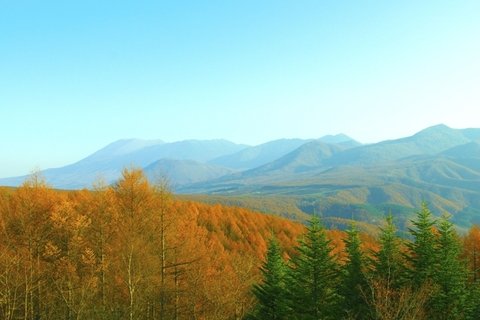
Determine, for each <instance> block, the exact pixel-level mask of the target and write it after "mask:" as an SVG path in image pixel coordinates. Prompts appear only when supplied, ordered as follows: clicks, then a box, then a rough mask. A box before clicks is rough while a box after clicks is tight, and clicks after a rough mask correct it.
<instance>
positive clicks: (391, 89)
mask: <svg viewBox="0 0 480 320" xmlns="http://www.w3.org/2000/svg"><path fill="white" fill-rule="evenodd" d="M479 17H480V1H477V0H474V1H461V0H460V1H441V0H435V1H418V0H415V1H361V0H352V1H319V0H315V1H290V0H288V1H281V0H275V1H266V0H265V1H264V0H262V1H258V0H252V1H249V0H238V1H228V0H218V1H207V0H205V1H181V0H175V1H168V2H167V1H159V0H157V1H99V0H94V1H90V0H82V1H65V0H61V1H48V0H45V1H38V0H37V1H22V0H0V121H1V127H0V128H1V129H0V133H1V137H2V139H1V141H0V152H1V157H0V177H4V176H12V175H19V174H25V173H28V172H29V171H31V170H32V169H34V168H36V167H39V168H41V169H46V168H49V167H56V166H62V165H65V164H68V163H71V162H74V161H76V160H79V159H80V158H83V157H85V156H87V155H88V154H90V153H92V152H94V151H95V150H97V149H99V148H101V147H103V146H104V145H106V144H108V143H110V142H112V141H114V140H118V139H121V138H143V139H162V140H165V141H176V140H183V139H191V138H195V139H212V138H224V139H228V140H232V141H234V142H238V143H247V144H258V143H262V142H265V141H268V140H272V139H277V138H282V137H286V138H291V137H299V138H316V137H320V136H323V135H325V134H334V133H340V132H343V133H345V134H348V135H350V136H352V137H353V138H355V139H357V140H359V141H362V142H375V141H379V140H383V139H389V138H396V137H401V136H406V135H410V134H413V133H415V132H416V131H418V130H420V129H422V128H425V127H427V126H430V125H434V124H437V123H445V124H447V125H449V126H452V127H458V128H461V127H480V87H479V85H480V40H479V39H480V38H479V37H480V18H479Z"/></svg>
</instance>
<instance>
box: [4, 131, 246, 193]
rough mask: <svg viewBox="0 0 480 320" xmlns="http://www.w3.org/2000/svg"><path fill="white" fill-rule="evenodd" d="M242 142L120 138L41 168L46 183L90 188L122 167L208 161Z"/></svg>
mask: <svg viewBox="0 0 480 320" xmlns="http://www.w3.org/2000/svg"><path fill="white" fill-rule="evenodd" d="M245 147H246V146H245V145H238V144H235V143H232V142H229V141H226V140H206V141H202V140H186V141H180V142H174V143H164V142H161V141H159V140H155V141H145V140H119V141H116V142H114V143H112V144H109V145H108V146H106V147H105V148H103V149H101V150H99V151H97V152H95V153H93V154H92V155H90V156H88V157H86V158H85V159H83V160H80V161H78V162H76V163H74V164H71V165H68V166H65V167H61V168H54V169H47V170H44V171H42V173H43V175H44V176H45V178H46V180H47V182H48V183H49V184H50V185H52V186H54V187H56V188H64V189H78V188H85V187H90V186H91V185H92V183H93V182H94V181H95V180H97V179H99V178H100V179H103V180H104V181H105V182H106V183H111V182H113V181H115V180H116V179H117V178H118V177H119V175H120V172H121V170H122V169H123V168H125V167H130V166H135V167H141V168H144V167H145V166H147V165H149V164H151V163H152V162H155V161H157V160H159V159H164V158H174V159H178V160H194V161H208V160H210V159H213V158H216V157H219V156H222V155H225V154H230V153H233V152H237V151H239V150H242V149H244V148H245ZM25 178H26V176H21V177H13V178H6V179H0V185H8V186H18V185H20V184H21V183H22V182H23V181H24V180H25Z"/></svg>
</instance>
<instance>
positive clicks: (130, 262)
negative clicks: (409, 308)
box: [0, 170, 480, 320]
mask: <svg viewBox="0 0 480 320" xmlns="http://www.w3.org/2000/svg"><path fill="white" fill-rule="evenodd" d="M305 230H306V229H305V226H303V225H301V224H298V223H295V222H292V221H289V220H286V219H282V218H279V217H275V216H271V215H266V214H260V213H255V212H252V211H250V210H247V209H243V208H238V207H227V206H221V205H208V204H202V203H198V202H192V201H185V200H178V199H176V198H175V197H174V196H173V195H172V194H171V193H170V192H169V190H168V186H166V185H165V184H164V183H163V182H162V181H160V182H158V183H150V182H149V181H147V179H146V178H145V176H144V175H143V173H142V172H141V171H140V170H125V171H124V172H123V176H122V178H121V179H120V180H119V181H118V182H117V183H116V184H115V185H112V186H102V185H97V186H96V187H95V188H94V189H93V190H81V191H72V192H64V191H55V190H52V189H51V188H49V187H48V186H47V185H46V184H45V183H44V181H43V180H42V179H41V178H39V177H38V176H36V175H34V176H32V177H31V178H30V179H29V180H27V181H26V182H25V183H24V184H23V185H22V186H21V187H20V188H17V189H0V319H5V320H10V319H25V320H27V319H32V320H33V319H67V320H71V319H130V320H133V319H243V318H244V317H245V316H247V315H249V314H250V313H251V311H252V310H253V309H254V306H255V304H256V300H255V297H254V294H253V293H252V287H254V286H255V285H256V284H258V283H261V281H262V273H261V272H260V270H261V269H260V267H261V265H262V263H263V261H264V259H265V255H266V253H267V249H268V244H269V242H271V240H272V238H275V239H276V241H277V242H278V245H279V252H281V254H282V260H284V261H296V260H295V257H296V255H298V251H297V248H298V247H299V242H298V240H299V239H300V243H302V241H303V240H302V239H303V237H305ZM326 236H327V238H328V243H330V247H331V252H330V255H331V256H332V259H334V260H335V261H336V262H337V263H338V266H339V267H340V269H341V268H343V267H342V266H343V265H345V264H347V263H348V261H350V260H351V258H349V257H348V255H347V252H348V250H346V248H345V244H346V243H349V240H348V239H347V237H348V236H347V234H346V233H345V232H343V231H338V230H327V231H326ZM359 236H360V239H361V250H362V252H363V253H364V254H365V255H366V256H369V258H371V259H373V260H375V252H378V250H379V243H378V241H377V240H376V239H374V238H373V237H372V236H369V235H367V234H360V235H359ZM479 241H480V232H479V229H478V227H474V228H472V229H471V231H470V233H469V234H468V235H467V236H466V237H465V238H464V256H465V258H466V259H467V260H468V262H469V264H470V269H471V270H474V271H475V272H473V273H472V279H471V280H472V281H473V280H477V278H478V276H479V273H478V272H479V270H480V269H479V267H478V266H480V254H479V251H480V247H479V243H480V242H479ZM373 284H374V285H377V286H379V289H378V290H377V291H378V293H379V295H378V296H379V297H381V293H385V294H389V292H387V291H385V290H383V291H382V290H381V289H382V288H383V287H382V282H378V283H377V282H375V283H373ZM400 293H401V294H399V295H398V297H400V298H402V297H403V298H404V299H403V300H401V301H407V302H408V301H410V300H409V297H410V296H411V293H409V291H408V290H406V291H405V292H403V291H402V292H400ZM382 301H383V300H382ZM378 308H379V310H380V311H381V312H383V311H385V310H387V311H388V312H390V309H388V308H390V305H386V306H385V308H384V309H385V310H383V309H381V308H380V307H378ZM380 311H379V313H380ZM382 319H383V318H382Z"/></svg>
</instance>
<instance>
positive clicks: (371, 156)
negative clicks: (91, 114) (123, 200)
mask: <svg viewBox="0 0 480 320" xmlns="http://www.w3.org/2000/svg"><path fill="white" fill-rule="evenodd" d="M131 165H135V166H137V167H142V168H144V170H145V172H146V174H147V175H148V176H149V177H150V178H152V179H154V178H155V177H156V176H158V175H162V176H166V177H168V178H169V179H170V181H171V183H172V186H173V187H174V188H175V191H176V192H177V193H182V194H204V196H200V197H201V198H204V199H207V198H209V197H210V200H208V199H207V200H206V201H207V202H211V199H217V200H218V201H219V202H222V203H229V200H227V198H231V199H235V200H232V201H233V202H234V203H237V204H239V205H244V206H246V207H250V208H253V209H256V210H261V211H265V212H274V213H278V214H281V215H284V216H297V217H302V215H303V214H310V213H313V212H317V213H319V212H320V213H322V214H323V215H324V216H325V217H332V218H340V219H352V218H353V219H356V220H361V221H365V222H367V223H375V222H376V221H378V219H379V218H380V216H382V215H383V214H384V213H385V212H387V211H389V210H392V211H395V212H396V213H397V216H399V217H400V219H402V221H403V222H404V224H405V225H406V224H407V221H408V216H409V215H410V214H411V213H412V212H413V210H414V209H415V208H416V207H418V206H419V205H420V203H421V201H424V200H425V201H428V202H430V203H431V206H432V208H433V209H434V211H435V212H436V213H437V214H441V213H442V212H445V211H447V212H449V213H451V214H453V215H454V221H455V222H456V223H457V224H458V225H459V226H465V227H466V226H469V224H471V223H478V222H480V129H474V128H472V129H452V128H449V127H447V126H445V125H437V126H434V127H430V128H427V129H425V130H422V131H420V132H418V133H417V134H414V135H412V136H410V137H405V138H400V139H395V140H388V141H382V142H379V143H375V144H368V145H361V144H360V143H358V142H356V141H355V140H353V139H351V138H349V137H348V136H345V135H342V134H340V135H335V136H325V137H322V138H320V139H316V140H315V139H311V140H302V139H281V140H275V141H271V142H267V143H264V144H261V145H258V146H245V145H238V144H234V143H232V142H228V141H225V140H211V141H198V140H188V141H181V142H175V143H165V142H162V141H159V140H154V141H145V140H120V141H117V142H114V143H112V144H110V145H108V146H106V147H105V148H103V149H101V150H99V151H97V152H95V153H94V154H92V155H91V156H89V157H87V158H85V159H83V160H81V161H79V162H77V163H74V164H72V165H69V166H66V167H63V168H57V169H49V170H45V171H44V172H43V173H44V175H45V177H46V179H47V181H48V183H50V184H51V185H53V186H54V187H57V188H67V189H75V188H83V187H89V186H91V183H92V182H93V181H94V180H95V179H96V177H97V176H103V177H104V179H105V180H106V181H107V182H108V183H111V182H114V181H115V179H117V178H118V176H119V174H120V171H121V170H122V168H123V167H125V166H131ZM23 180H24V177H16V178H9V179H0V185H10V186H12V185H13V186H15V185H18V184H20V183H21V182H22V181H23ZM208 195H210V196H208ZM262 199H264V201H263V200H262ZM279 203H283V205H278V204H279ZM300 219H303V218H300Z"/></svg>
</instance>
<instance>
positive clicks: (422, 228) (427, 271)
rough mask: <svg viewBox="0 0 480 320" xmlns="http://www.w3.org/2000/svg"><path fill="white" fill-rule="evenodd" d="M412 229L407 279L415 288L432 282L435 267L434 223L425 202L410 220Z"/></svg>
mask: <svg viewBox="0 0 480 320" xmlns="http://www.w3.org/2000/svg"><path fill="white" fill-rule="evenodd" d="M412 224H413V226H414V228H410V229H409V231H410V234H411V235H412V237H413V241H412V242H411V243H409V244H408V248H409V251H410V252H409V253H410V254H409V255H407V260H408V261H409V263H410V270H409V278H410V279H411V281H412V284H413V285H414V286H416V287H420V286H422V285H425V284H426V283H427V282H430V281H431V280H432V277H433V274H434V273H435V269H436V267H437V258H436V239H435V234H434V232H433V228H434V225H435V221H434V219H433V215H432V212H431V211H430V209H429V208H428V206H427V204H426V203H425V202H423V203H422V207H421V209H420V210H419V211H418V212H417V216H416V219H415V220H412Z"/></svg>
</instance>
